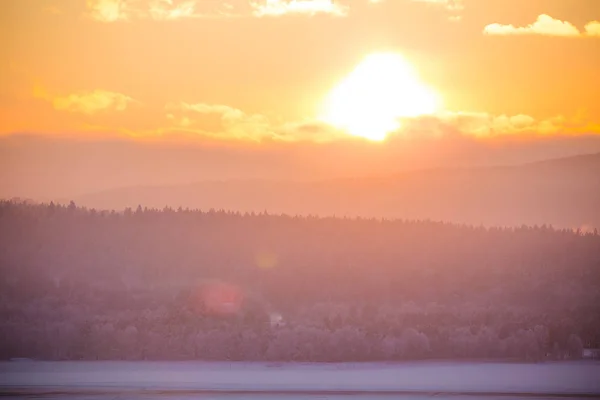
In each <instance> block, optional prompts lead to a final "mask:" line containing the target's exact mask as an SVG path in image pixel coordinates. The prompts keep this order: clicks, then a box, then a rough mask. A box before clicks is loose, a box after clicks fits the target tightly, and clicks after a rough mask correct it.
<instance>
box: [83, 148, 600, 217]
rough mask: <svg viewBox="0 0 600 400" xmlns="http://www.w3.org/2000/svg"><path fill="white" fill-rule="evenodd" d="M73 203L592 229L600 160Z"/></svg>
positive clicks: (152, 192) (159, 189)
mask: <svg viewBox="0 0 600 400" xmlns="http://www.w3.org/2000/svg"><path fill="white" fill-rule="evenodd" d="M73 200H75V202H76V203H77V204H78V205H84V206H88V207H95V208H99V209H119V210H122V209H124V208H126V207H132V208H135V207H137V206H138V205H142V206H147V207H154V208H163V207H164V206H167V205H168V206H170V207H173V208H177V207H180V206H181V207H183V208H199V209H204V210H208V209H211V208H214V209H226V210H235V211H241V212H246V211H248V212H251V211H254V212H261V211H265V210H266V211H267V212H269V213H277V214H279V213H286V214H292V215H295V214H303V215H307V214H313V215H336V216H364V217H385V218H403V219H431V220H442V221H448V222H457V223H467V224H484V225H503V226H507V225H521V224H527V225H534V224H538V225H542V224H551V225H553V226H556V227H568V228H577V227H581V228H582V229H592V228H593V227H599V228H600V153H598V154H590V155H581V156H575V157H568V158H561V159H553V160H548V161H543V162H536V163H531V164H523V165H517V166H501V167H481V168H447V169H432V170H420V171H412V172H406V173H401V174H396V175H389V176H376V177H360V178H343V179H331V180H323V181H313V182H287V181H267V180H231V181H205V182H199V183H193V184H187V185H176V186H140V187H126V188H120V189H114V190H107V191H102V192H98V193H91V194H87V195H84V196H80V197H77V198H75V199H73Z"/></svg>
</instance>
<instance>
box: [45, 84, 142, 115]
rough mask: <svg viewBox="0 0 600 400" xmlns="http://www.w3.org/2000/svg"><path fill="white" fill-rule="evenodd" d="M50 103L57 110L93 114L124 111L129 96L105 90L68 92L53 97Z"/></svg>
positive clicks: (127, 104)
mask: <svg viewBox="0 0 600 400" xmlns="http://www.w3.org/2000/svg"><path fill="white" fill-rule="evenodd" d="M51 101H52V105H53V106H54V108H55V109H57V110H64V111H70V112H78V113H83V114H88V115H91V114H95V113H98V112H100V111H105V110H113V111H124V110H125V109H126V108H127V107H128V106H129V105H130V104H131V103H134V102H135V100H133V99H132V98H131V97H128V96H125V95H124V94H121V93H115V92H109V91H106V90H94V91H92V92H87V93H76V94H70V95H68V96H64V97H55V98H53V99H52V100H51Z"/></svg>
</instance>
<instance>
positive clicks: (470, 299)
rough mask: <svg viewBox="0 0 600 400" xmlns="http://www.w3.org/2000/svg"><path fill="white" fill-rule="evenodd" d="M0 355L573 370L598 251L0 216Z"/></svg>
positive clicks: (390, 230)
mask: <svg viewBox="0 0 600 400" xmlns="http://www.w3.org/2000/svg"><path fill="white" fill-rule="evenodd" d="M0 272H1V274H2V275H1V276H2V278H1V279H0V357H1V358H5V359H6V358H11V357H31V358H39V359H52V360H54V359H58V360H63V359H131V360H142V359H152V360H163V359H169V360H170V359H177V360H179V359H184V360H195V359H201V360H272V361H318V362H332V361H377V360H407V359H411V360H413V359H475V358H477V359H523V360H536V361H540V360H545V359H563V358H577V357H580V356H581V350H582V348H583V347H600V291H599V290H598V287H599V286H598V285H599V283H600V235H598V233H597V231H594V232H581V231H577V230H566V229H561V230H559V229H554V228H553V227H551V226H533V227H530V226H521V227H481V226H466V225H455V224H449V223H443V222H434V221H406V220H383V219H361V218H335V217H327V218H325V217H317V216H289V215H270V214H269V213H268V212H264V213H258V214H254V213H251V214H241V213H236V212H230V211H223V210H208V211H201V210H188V209H181V208H180V209H171V208H168V207H167V208H165V209H162V210H156V209H144V208H142V207H138V208H137V210H132V209H126V210H125V211H123V212H116V211H99V210H93V209H86V208H82V207H77V206H76V205H75V204H74V203H72V202H71V204H69V205H66V206H64V205H57V204H53V203H50V204H30V203H23V202H15V201H3V202H1V203H0Z"/></svg>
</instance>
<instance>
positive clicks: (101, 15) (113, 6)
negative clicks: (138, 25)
mask: <svg viewBox="0 0 600 400" xmlns="http://www.w3.org/2000/svg"><path fill="white" fill-rule="evenodd" d="M87 7H88V10H89V16H90V17H91V18H93V19H95V20H97V21H102V22H114V21H119V20H126V19H128V18H129V16H130V11H129V10H128V7H127V2H126V1H125V0H87Z"/></svg>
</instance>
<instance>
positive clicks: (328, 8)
mask: <svg viewBox="0 0 600 400" xmlns="http://www.w3.org/2000/svg"><path fill="white" fill-rule="evenodd" d="M251 5H252V8H253V9H254V15H255V16H258V17H263V16H271V17H277V16H282V15H286V14H305V15H315V14H330V15H335V16H345V15H347V13H348V7H347V6H343V5H340V4H339V3H337V2H336V1H334V0H263V1H252V2H251Z"/></svg>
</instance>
